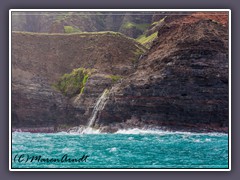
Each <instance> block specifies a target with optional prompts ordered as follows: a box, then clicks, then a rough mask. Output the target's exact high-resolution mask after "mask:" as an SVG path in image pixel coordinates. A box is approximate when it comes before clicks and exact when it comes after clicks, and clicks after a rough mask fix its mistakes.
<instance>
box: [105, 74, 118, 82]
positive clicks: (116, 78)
mask: <svg viewBox="0 0 240 180" xmlns="http://www.w3.org/2000/svg"><path fill="white" fill-rule="evenodd" d="M106 77H107V78H109V79H112V82H113V83H116V82H118V81H119V80H120V79H122V76H118V75H108V76H106Z"/></svg>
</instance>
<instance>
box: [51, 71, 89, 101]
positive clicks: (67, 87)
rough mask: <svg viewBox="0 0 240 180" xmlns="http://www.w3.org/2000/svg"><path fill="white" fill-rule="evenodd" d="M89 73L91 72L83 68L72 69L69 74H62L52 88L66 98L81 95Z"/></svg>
mask: <svg viewBox="0 0 240 180" xmlns="http://www.w3.org/2000/svg"><path fill="white" fill-rule="evenodd" d="M91 72H92V70H90V69H85V68H78V69H74V70H73V71H72V72H71V73H69V74H64V75H63V76H62V77H61V78H60V79H59V81H58V82H57V83H55V84H53V87H54V88H55V89H57V90H59V91H60V92H61V93H62V94H64V95H65V96H68V97H72V96H74V95H76V94H79V93H83V91H84V86H85V84H86V82H87V80H88V77H89V76H90V75H91Z"/></svg>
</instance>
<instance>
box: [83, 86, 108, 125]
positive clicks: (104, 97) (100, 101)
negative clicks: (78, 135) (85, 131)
mask: <svg viewBox="0 0 240 180" xmlns="http://www.w3.org/2000/svg"><path fill="white" fill-rule="evenodd" d="M108 94H109V90H108V89H105V90H104V91H103V93H102V95H101V96H100V98H99V99H98V100H97V103H96V104H95V106H94V109H93V111H92V115H91V117H90V118H89V120H88V125H87V127H88V128H89V127H92V126H93V125H94V123H95V121H96V118H97V115H98V113H99V112H100V111H102V110H103V108H104V106H105V104H106V102H107V99H108V96H107V95H108Z"/></svg>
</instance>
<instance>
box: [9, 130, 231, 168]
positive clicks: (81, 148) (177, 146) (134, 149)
mask: <svg viewBox="0 0 240 180" xmlns="http://www.w3.org/2000/svg"><path fill="white" fill-rule="evenodd" d="M64 155H65V156H64ZM84 155H85V157H86V156H88V157H87V158H86V159H85V160H83V161H76V162H68V161H67V160H66V159H63V158H66V156H67V158H68V160H69V161H70V159H71V160H73V161H74V159H76V160H79V159H80V158H82V157H83V156H84ZM20 156H21V157H20ZM39 156H41V158H39ZM27 159H28V160H27ZM32 159H33V160H32ZM47 159H48V160H49V162H47ZM51 159H52V161H51V162H50V160H51ZM56 159H58V162H57V160H56ZM31 160H32V161H31ZM38 160H39V161H38ZM64 160H65V161H64ZM12 168H228V135H227V134H221V133H189V132H167V131H153V130H139V129H132V130H120V131H118V132H117V133H115V134H101V133H100V134H99V133H93V134H78V133H70V134H69V133H65V132H61V133H49V134H44V133H26V132H13V133H12Z"/></svg>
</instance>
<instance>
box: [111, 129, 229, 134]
mask: <svg viewBox="0 0 240 180" xmlns="http://www.w3.org/2000/svg"><path fill="white" fill-rule="evenodd" d="M115 134H158V135H168V134H183V135H208V136H227V135H228V134H225V133H196V132H181V131H166V130H159V129H138V128H133V129H119V130H118V131H117V132H115Z"/></svg>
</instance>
